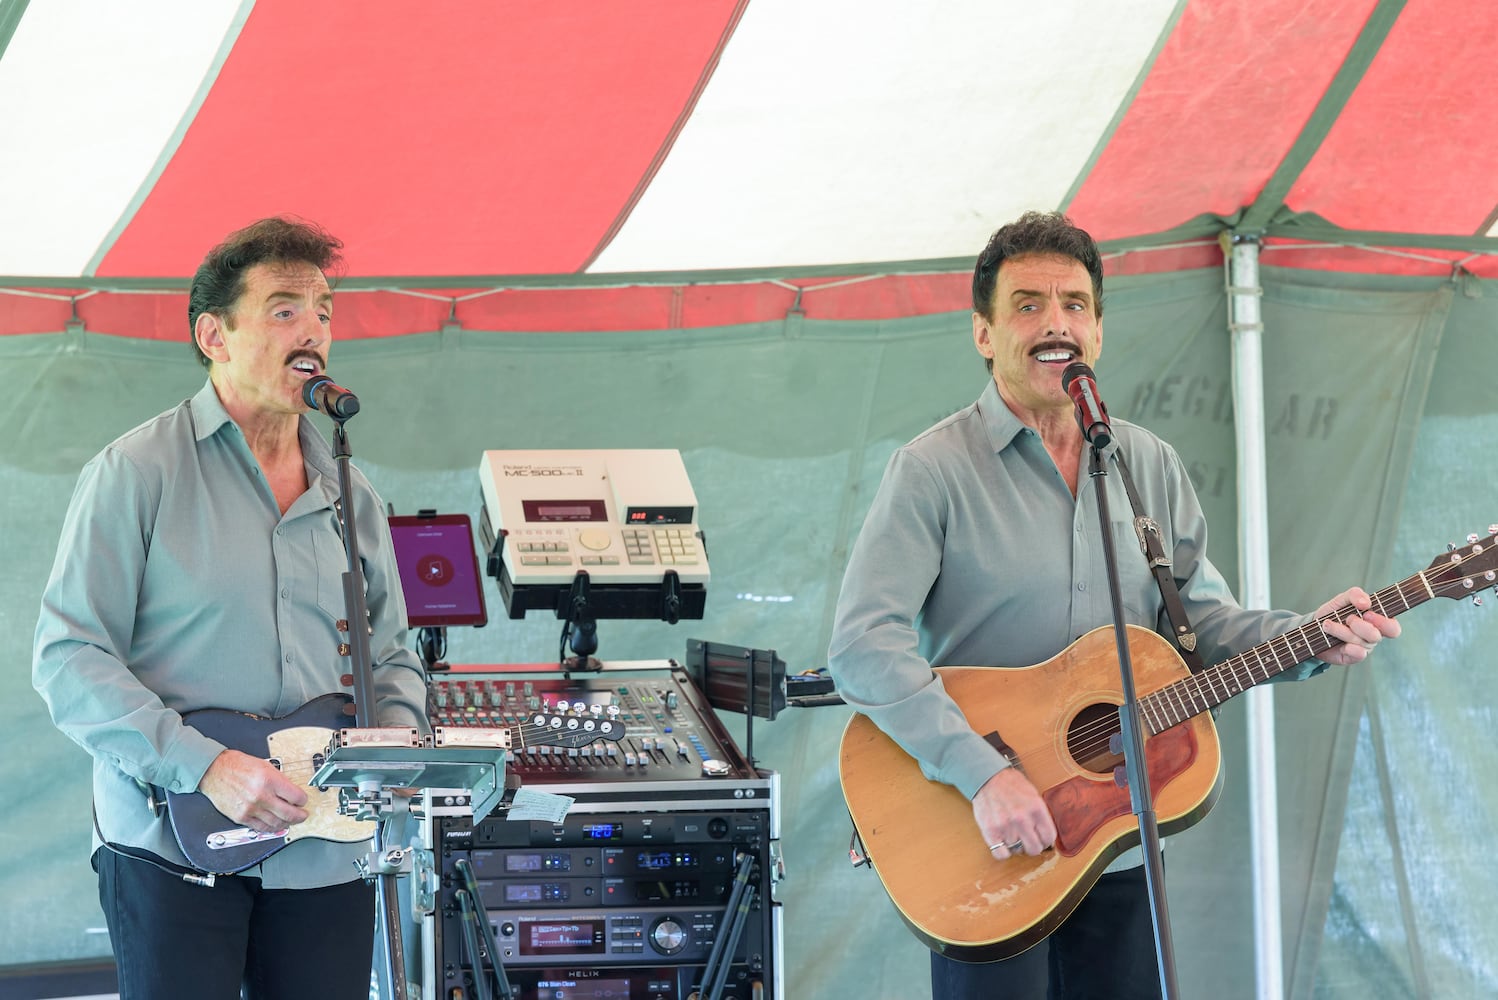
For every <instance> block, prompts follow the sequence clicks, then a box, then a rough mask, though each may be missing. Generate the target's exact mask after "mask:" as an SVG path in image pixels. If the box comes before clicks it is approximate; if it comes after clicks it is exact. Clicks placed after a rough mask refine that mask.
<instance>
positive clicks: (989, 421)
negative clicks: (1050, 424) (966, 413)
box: [977, 376, 1025, 454]
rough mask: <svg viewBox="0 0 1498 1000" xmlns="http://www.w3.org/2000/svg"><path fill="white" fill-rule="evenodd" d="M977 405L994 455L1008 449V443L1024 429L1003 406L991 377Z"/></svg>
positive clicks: (997, 388) (1001, 398) (1002, 400)
mask: <svg viewBox="0 0 1498 1000" xmlns="http://www.w3.org/2000/svg"><path fill="white" fill-rule="evenodd" d="M977 405H978V415H979V416H980V417H982V418H983V429H984V430H986V431H987V432H988V442H989V444H991V445H993V450H994V453H995V454H997V453H999V452H1001V451H1003V450H1004V449H1005V448H1007V447H1009V444H1010V442H1012V441H1013V440H1014V439H1015V437H1016V436H1017V435H1018V434H1019V432H1020V431H1022V430H1024V429H1025V425H1024V424H1022V423H1020V419H1019V417H1016V416H1015V415H1014V411H1013V410H1011V409H1009V407H1008V406H1005V405H1004V399H1003V397H1001V396H1000V395H999V386H998V383H996V382H995V381H994V380H993V377H992V376H989V379H988V385H986V386H984V388H983V394H982V395H981V396H979V397H978V404H977Z"/></svg>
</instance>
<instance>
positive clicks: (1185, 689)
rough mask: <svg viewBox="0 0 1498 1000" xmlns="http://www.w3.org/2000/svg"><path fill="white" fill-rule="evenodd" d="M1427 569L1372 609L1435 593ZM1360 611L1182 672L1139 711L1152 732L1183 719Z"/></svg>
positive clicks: (1322, 647)
mask: <svg viewBox="0 0 1498 1000" xmlns="http://www.w3.org/2000/svg"><path fill="white" fill-rule="evenodd" d="M1427 572H1428V571H1423V572H1420V573H1416V574H1415V575H1414V576H1411V577H1408V578H1406V579H1404V580H1401V581H1399V582H1398V583H1396V584H1394V585H1393V586H1392V587H1386V588H1384V589H1383V590H1380V591H1379V592H1378V593H1376V594H1372V595H1370V596H1371V597H1372V599H1373V610H1374V611H1376V612H1378V613H1379V614H1381V615H1384V616H1385V617H1388V618H1393V617H1394V616H1395V615H1401V614H1403V613H1404V612H1406V611H1408V610H1409V609H1410V608H1413V607H1415V606H1417V605H1420V604H1424V603H1425V602H1426V601H1428V600H1430V599H1431V598H1432V597H1435V596H1436V594H1435V592H1434V591H1433V590H1432V589H1431V585H1430V582H1429V580H1428V579H1427V575H1426V574H1427ZM1359 614H1360V612H1359V611H1358V610H1357V609H1356V608H1354V607H1352V606H1351V605H1349V606H1347V607H1345V608H1339V609H1338V610H1336V611H1334V612H1332V613H1331V614H1329V615H1325V616H1323V617H1321V618H1317V619H1316V620H1315V621H1313V622H1309V623H1308V624H1305V625H1302V626H1301V627H1300V628H1297V629H1293V630H1291V631H1289V632H1286V633H1285V634H1284V635H1280V636H1276V637H1275V638H1273V639H1270V640H1269V641H1268V642H1262V643H1260V644H1259V645H1257V646H1254V647H1253V648H1251V649H1248V650H1245V651H1244V652H1242V653H1239V654H1238V655H1236V656H1232V657H1229V658H1228V659H1226V660H1223V661H1222V662H1221V663H1217V664H1214V665H1212V666H1210V667H1207V668H1206V669H1205V670H1201V671H1199V672H1197V673H1194V674H1191V675H1190V676H1189V677H1185V678H1182V679H1181V680H1178V681H1176V682H1175V683H1173V684H1168V685H1166V686H1165V687H1163V688H1161V689H1159V690H1158V691H1155V692H1153V693H1152V694H1149V695H1145V696H1144V697H1141V698H1140V699H1139V711H1140V714H1141V715H1142V716H1143V718H1144V723H1145V727H1146V728H1147V729H1148V730H1149V732H1150V734H1151V735H1153V734H1155V733H1161V732H1164V731H1165V730H1167V729H1169V728H1170V727H1171V726H1174V725H1177V724H1179V723H1182V722H1185V721H1186V720H1187V719H1189V718H1191V717H1192V716H1195V715H1200V714H1201V713H1202V712H1205V711H1207V710H1208V709H1211V708H1214V707H1216V706H1218V705H1221V704H1222V703H1223V702H1225V701H1227V700H1228V699H1229V698H1232V697H1235V696H1237V695H1240V694H1242V693H1243V692H1244V691H1247V690H1248V689H1249V688H1251V687H1254V686H1255V685H1258V684H1262V683H1264V682H1265V681H1267V680H1269V679H1270V678H1272V677H1276V676H1278V675H1279V674H1282V673H1284V672H1285V671H1286V670H1289V669H1290V668H1291V667H1293V666H1295V665H1296V664H1297V663H1301V662H1304V661H1305V660H1309V659H1311V658H1313V657H1316V656H1319V655H1320V654H1322V653H1324V652H1326V651H1327V650H1328V649H1331V648H1332V647H1333V646H1335V645H1337V643H1338V641H1339V640H1336V639H1333V638H1331V637H1330V636H1328V635H1327V634H1326V632H1324V631H1323V630H1322V628H1321V624H1322V622H1328V621H1337V622H1344V623H1345V622H1346V621H1347V620H1348V619H1349V618H1353V617H1356V616H1358V615H1359Z"/></svg>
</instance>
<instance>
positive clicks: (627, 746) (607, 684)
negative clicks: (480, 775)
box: [427, 660, 755, 784]
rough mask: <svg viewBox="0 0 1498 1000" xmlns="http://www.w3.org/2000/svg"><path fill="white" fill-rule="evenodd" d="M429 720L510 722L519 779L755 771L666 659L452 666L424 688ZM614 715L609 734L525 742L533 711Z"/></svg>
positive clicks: (511, 758) (511, 765) (513, 767)
mask: <svg viewBox="0 0 1498 1000" xmlns="http://www.w3.org/2000/svg"><path fill="white" fill-rule="evenodd" d="M427 710H428V713H429V716H430V718H431V721H432V725H433V726H443V727H446V728H452V727H463V726H497V727H509V728H511V729H512V732H514V733H515V736H516V741H515V746H514V747H513V748H512V749H511V751H510V753H509V755H508V756H507V758H506V767H507V768H508V770H509V771H510V772H511V773H513V774H517V775H519V776H520V777H521V779H522V780H523V781H524V782H525V783H538V784H539V783H547V782H568V783H571V782H618V781H625V782H649V781H673V780H684V779H697V778H713V779H720V778H727V779H733V778H750V777H754V776H755V775H754V772H753V771H752V770H751V768H750V767H749V763H748V761H747V760H745V759H744V758H743V755H742V754H741V753H740V751H739V750H738V748H737V747H736V746H735V745H734V744H733V741H732V739H731V738H730V737H729V736H728V734H727V733H726V732H725V731H724V729H723V727H722V725H721V723H719V722H718V720H717V718H716V716H715V715H714V714H713V712H712V709H711V707H710V706H708V705H707V704H706V702H705V700H704V699H703V697H702V694H701V692H700V691H699V689H698V688H697V687H696V686H695V685H694V684H693V683H692V681H691V679H690V677H689V676H688V675H687V673H686V671H685V670H684V669H682V668H681V667H680V666H679V665H678V664H676V663H675V662H674V661H671V660H648V661H627V662H625V663H622V664H607V665H605V668H604V669H603V670H602V671H599V672H596V673H589V674H577V673H574V674H572V675H570V676H566V675H563V674H562V673H560V672H558V671H556V670H555V669H552V670H545V669H538V668H536V667H490V668H485V667H454V668H453V670H452V672H451V673H450V674H445V675H437V676H436V677H434V678H433V680H432V682H431V684H430V686H429V689H428V705H427ZM538 711H539V712H546V713H559V714H564V715H573V716H580V717H591V718H594V719H613V720H616V721H618V722H620V723H622V724H623V726H624V736H623V737H622V738H621V739H619V740H617V741H609V740H599V741H598V742H595V743H593V744H591V745H588V746H582V747H553V746H536V745H526V744H525V743H524V740H523V730H522V729H521V728H520V726H521V724H522V723H523V722H524V721H525V720H526V718H527V717H528V716H529V715H531V714H532V713H535V712H538Z"/></svg>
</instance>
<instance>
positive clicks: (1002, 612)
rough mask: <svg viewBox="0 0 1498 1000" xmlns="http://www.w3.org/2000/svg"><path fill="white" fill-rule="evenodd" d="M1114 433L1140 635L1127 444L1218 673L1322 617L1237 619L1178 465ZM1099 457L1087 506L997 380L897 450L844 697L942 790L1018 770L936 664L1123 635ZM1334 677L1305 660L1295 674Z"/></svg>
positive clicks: (856, 580) (1139, 568)
mask: <svg viewBox="0 0 1498 1000" xmlns="http://www.w3.org/2000/svg"><path fill="white" fill-rule="evenodd" d="M1113 430H1114V434H1115V443H1114V444H1111V445H1109V448H1108V451H1107V452H1106V453H1105V455H1106V457H1107V458H1108V459H1109V461H1108V466H1109V475H1108V477H1107V483H1108V507H1109V513H1110V520H1111V521H1112V529H1113V540H1114V546H1115V549H1116V551H1117V553H1118V565H1119V571H1120V576H1121V592H1122V597H1123V603H1124V605H1125V618H1126V620H1127V622H1128V623H1129V624H1133V625H1142V626H1145V627H1146V628H1150V629H1155V630H1157V631H1160V632H1161V634H1164V635H1167V636H1168V635H1169V632H1170V630H1169V623H1168V622H1167V621H1166V620H1165V618H1164V616H1163V603H1162V601H1161V598H1160V592H1159V589H1158V588H1157V587H1156V585H1155V581H1154V578H1153V577H1152V576H1151V575H1150V573H1149V567H1148V566H1147V565H1146V561H1145V559H1144V556H1143V554H1142V553H1141V551H1140V549H1139V543H1138V539H1137V536H1136V535H1135V532H1134V528H1133V523H1132V522H1133V513H1132V509H1131V508H1130V506H1129V500H1128V496H1127V494H1126V493H1125V491H1124V487H1123V482H1122V479H1121V477H1120V475H1119V470H1118V466H1117V463H1116V461H1113V456H1114V454H1115V452H1116V450H1117V449H1118V448H1122V449H1123V452H1124V455H1125V457H1126V459H1127V461H1128V464H1129V470H1130V472H1131V473H1132V474H1133V476H1134V480H1135V485H1136V487H1137V489H1138V491H1139V494H1140V501H1141V505H1142V507H1143V511H1142V513H1144V514H1147V515H1148V516H1150V517H1153V518H1154V519H1155V520H1156V521H1158V522H1159V523H1160V527H1161V531H1162V533H1163V535H1164V538H1163V541H1162V544H1163V545H1164V547H1165V551H1166V555H1167V557H1168V558H1170V559H1171V560H1172V563H1173V569H1172V572H1173V574H1174V576H1175V578H1176V582H1177V584H1178V586H1179V588H1180V592H1181V599H1182V603H1183V604H1184V606H1185V609H1186V614H1187V617H1188V618H1189V620H1190V622H1191V624H1192V626H1193V628H1194V629H1195V631H1196V633H1197V636H1198V639H1199V642H1200V645H1199V647H1198V649H1199V651H1200V652H1201V655H1202V658H1203V661H1204V662H1205V663H1207V664H1212V663H1215V662H1217V661H1218V660H1221V659H1223V658H1225V657H1227V656H1230V655H1232V654H1234V653H1237V652H1240V651H1241V650H1243V649H1246V648H1247V647H1249V646H1252V645H1255V644H1256V643H1259V642H1263V641H1264V640H1266V639H1269V638H1272V637H1274V636H1276V635H1279V634H1280V633H1281V632H1284V631H1287V630H1288V629H1290V628H1293V627H1295V626H1298V625H1301V624H1304V623H1305V622H1307V621H1309V620H1310V618H1309V616H1302V615H1296V614H1293V613H1291V612H1287V611H1245V610H1244V609H1242V608H1241V607H1239V605H1238V603H1237V602H1236V600H1235V599H1234V598H1233V595H1232V592H1231V591H1230V590H1229V588H1228V585H1227V582H1226V581H1225V580H1224V579H1223V578H1222V575H1221V574H1220V573H1219V572H1218V571H1217V569H1216V568H1215V567H1213V565H1212V563H1211V561H1210V560H1208V558H1207V524H1206V520H1205V518H1204V517H1203V515H1202V510H1201V505H1200V504H1199V503H1198V501H1197V498H1196V492H1195V490H1194V489H1193V488H1192V486H1191V482H1190V479H1189V478H1188V477H1187V475H1186V470H1185V467H1184V466H1183V465H1182V463H1181V460H1180V457H1179V456H1178V455H1177V454H1176V453H1175V450H1174V449H1172V448H1171V447H1170V446H1169V445H1168V444H1166V443H1165V442H1163V441H1161V440H1160V439H1159V438H1157V437H1155V436H1154V435H1153V434H1151V433H1149V432H1148V431H1146V430H1144V429H1143V428H1141V427H1138V426H1135V425H1134V424H1130V423H1128V422H1127V421H1124V420H1118V419H1115V420H1113ZM1089 458H1090V451H1089V450H1088V449H1085V448H1084V449H1083V454H1082V459H1081V468H1080V470H1079V476H1078V480H1077V481H1078V482H1079V483H1081V484H1082V485H1081V487H1080V488H1079V490H1078V494H1077V496H1075V497H1073V496H1072V493H1071V490H1070V489H1069V488H1068V487H1067V485H1066V482H1065V480H1063V478H1062V477H1061V474H1060V472H1059V471H1058V470H1057V469H1056V465H1055V462H1054V461H1053V460H1052V458H1051V456H1050V454H1049V453H1048V452H1047V451H1046V450H1045V446H1044V445H1043V444H1042V443H1041V440H1040V436H1039V435H1038V434H1037V433H1036V432H1035V431H1034V430H1032V429H1031V428H1029V427H1026V426H1025V425H1024V424H1022V423H1020V421H1019V420H1018V418H1016V417H1015V416H1014V414H1013V413H1012V412H1011V411H1010V410H1009V408H1008V407H1007V406H1005V405H1004V402H1003V400H1002V399H1000V397H999V394H998V389H997V387H996V386H995V385H994V383H993V381H992V380H990V381H989V383H988V386H987V388H986V389H985V390H984V391H983V395H982V396H980V397H979V399H978V401H977V402H976V403H974V404H973V405H972V406H969V407H966V408H965V409H963V410H960V411H959V412H957V413H955V414H953V415H952V416H951V417H948V418H947V419H946V420H943V421H942V422H941V423H938V424H937V425H936V426H934V427H932V428H931V429H930V430H928V431H926V432H925V433H923V434H922V435H920V436H919V437H917V438H916V439H915V440H914V441H911V442H910V443H909V444H907V445H905V446H904V447H902V448H900V449H899V450H898V451H896V452H895V454H894V455H893V457H892V458H891V459H890V462H889V466H888V468H887V469H886V471H885V474H884V480H883V482H882V483H881V484H880V487H879V492H878V493H877V495H876V496H875V497H874V502H873V505H872V506H871V507H870V509H869V513H868V517H867V518H866V519H865V521H864V524H863V528H862V530H861V531H860V532H859V536H858V541H857V542H856V544H855V545H854V547H853V552H852V554H851V556H850V557H849V560H848V567H847V571H846V574H845V576H844V578H843V587H842V592H841V595H840V596H839V599H838V606H837V616H836V620H835V622H834V624H833V630H832V642H831V648H830V650H829V666H830V669H831V672H832V675H833V677H834V678H835V679H836V681H837V688H838V692H839V693H840V694H841V695H842V697H843V698H844V700H846V701H847V702H848V703H849V704H851V705H853V706H854V707H855V708H857V709H858V710H859V711H860V712H863V713H865V714H866V715H868V716H869V718H870V719H872V720H873V721H874V722H875V723H876V724H877V725H878V726H879V728H880V729H882V730H884V732H886V733H887V734H889V736H890V737H891V738H892V739H894V740H895V741H896V742H897V743H898V744H900V746H901V747H903V748H904V749H905V751H906V752H907V753H909V754H910V755H911V756H912V757H915V758H916V760H918V761H919V762H920V764H921V767H922V770H923V771H924V772H925V774H926V775H927V776H928V777H930V778H932V779H933V780H936V781H942V782H946V783H947V784H950V785H953V786H955V787H956V788H957V789H958V790H959V791H961V792H962V794H964V795H966V796H967V797H969V798H971V797H972V796H974V795H975V794H977V792H978V789H979V788H981V787H982V786H983V784H984V782H986V781H987V780H988V779H989V778H991V777H992V776H993V775H994V774H996V773H998V772H999V771H1000V770H1001V769H1003V768H1004V767H1006V766H1008V762H1007V761H1006V760H1005V759H1004V758H1003V757H1002V756H1000V754H999V753H998V751H997V750H995V749H994V748H993V747H992V746H990V745H989V744H988V743H986V742H985V741H984V740H983V738H982V737H981V736H980V735H979V734H978V733H976V732H974V731H973V729H972V728H971V727H970V726H969V725H968V723H967V721H966V720H965V719H964V718H963V715H962V712H961V710H960V709H959V708H958V707H957V706H956V704H955V703H954V702H953V701H952V699H951V698H950V697H949V696H948V695H947V694H946V692H945V690H944V689H943V687H942V683H941V680H940V679H939V678H938V677H936V676H935V675H934V674H933V673H932V672H931V669H930V668H931V667H932V666H953V665H961V666H1005V667H1020V666H1029V665H1032V664H1036V663H1041V662H1044V661H1045V660H1048V659H1050V658H1051V657H1052V656H1055V655H1056V654H1057V653H1059V652H1061V651H1062V650H1063V649H1065V648H1066V647H1067V646H1068V645H1070V644H1071V643H1072V642H1074V641H1076V640H1077V639H1078V638H1079V637H1081V636H1082V635H1083V634H1085V633H1087V632H1089V631H1091V630H1092V629H1094V628H1098V627H1100V626H1105V625H1111V624H1112V621H1113V617H1112V608H1111V604H1110V601H1109V598H1108V580H1107V575H1106V574H1107V571H1106V567H1105V564H1104V559H1103V554H1102V543H1101V532H1100V529H1099V523H1098V522H1099V516H1098V506H1097V498H1096V496H1095V495H1094V492H1093V491H1094V489H1095V487H1094V486H1093V485H1092V482H1091V480H1090V479H1089V477H1088V475H1087V463H1088V460H1089ZM1324 666H1325V664H1322V663H1321V662H1320V661H1309V662H1308V663H1307V664H1304V665H1302V666H1301V667H1298V668H1296V669H1295V670H1293V671H1290V672H1289V673H1288V674H1287V675H1286V676H1287V677H1289V676H1291V675H1294V676H1296V677H1300V676H1309V674H1310V673H1312V672H1314V671H1315V670H1316V669H1318V668H1321V667H1324ZM1147 693H1148V692H1145V691H1141V692H1140V694H1147ZM1131 854H1133V855H1134V856H1135V857H1137V853H1135V852H1131ZM1126 857H1127V856H1126ZM1121 860H1122V859H1121ZM1136 863H1137V862H1136Z"/></svg>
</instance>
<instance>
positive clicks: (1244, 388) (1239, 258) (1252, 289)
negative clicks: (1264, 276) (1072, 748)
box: [1226, 235, 1285, 1000]
mask: <svg viewBox="0 0 1498 1000" xmlns="http://www.w3.org/2000/svg"><path fill="white" fill-rule="evenodd" d="M1226 263H1227V267H1228V328H1229V329H1230V330H1231V331H1232V338H1233V425H1234V428H1235V432H1236V435H1237V445H1238V564H1239V566H1240V567H1241V569H1240V571H1239V572H1240V576H1241V580H1240V589H1241V591H1242V597H1243V605H1244V607H1248V608H1268V607H1270V603H1269V515H1268V497H1269V493H1268V488H1267V472H1266V469H1267V462H1266V458H1265V448H1264V353H1263V348H1264V345H1263V336H1262V335H1263V331H1264V325H1263V322H1262V320H1261V314H1260V309H1259V304H1260V298H1261V296H1262V295H1263V288H1262V287H1261V286H1260V284H1259V241H1258V240H1257V239H1256V238H1243V237H1239V236H1236V235H1235V236H1234V237H1233V240H1232V250H1231V253H1230V254H1229V255H1228V257H1227V262H1226ZM1245 697H1246V699H1247V703H1248V779H1249V818H1250V824H1251V828H1252V838H1253V877H1254V881H1253V885H1254V956H1255V965H1254V968H1255V973H1256V978H1257V982H1258V991H1257V994H1256V995H1257V996H1258V997H1259V998H1260V1000H1279V998H1281V997H1283V996H1284V988H1285V987H1284V984H1285V975H1284V961H1283V953H1282V949H1283V941H1284V938H1283V933H1282V931H1281V927H1280V852H1279V808H1278V804H1279V793H1278V790H1277V787H1276V781H1275V735H1274V686H1273V685H1270V684H1264V685H1261V686H1259V687H1256V688H1253V689H1252V690H1250V691H1249V692H1248V693H1247V694H1246V695H1245Z"/></svg>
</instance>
